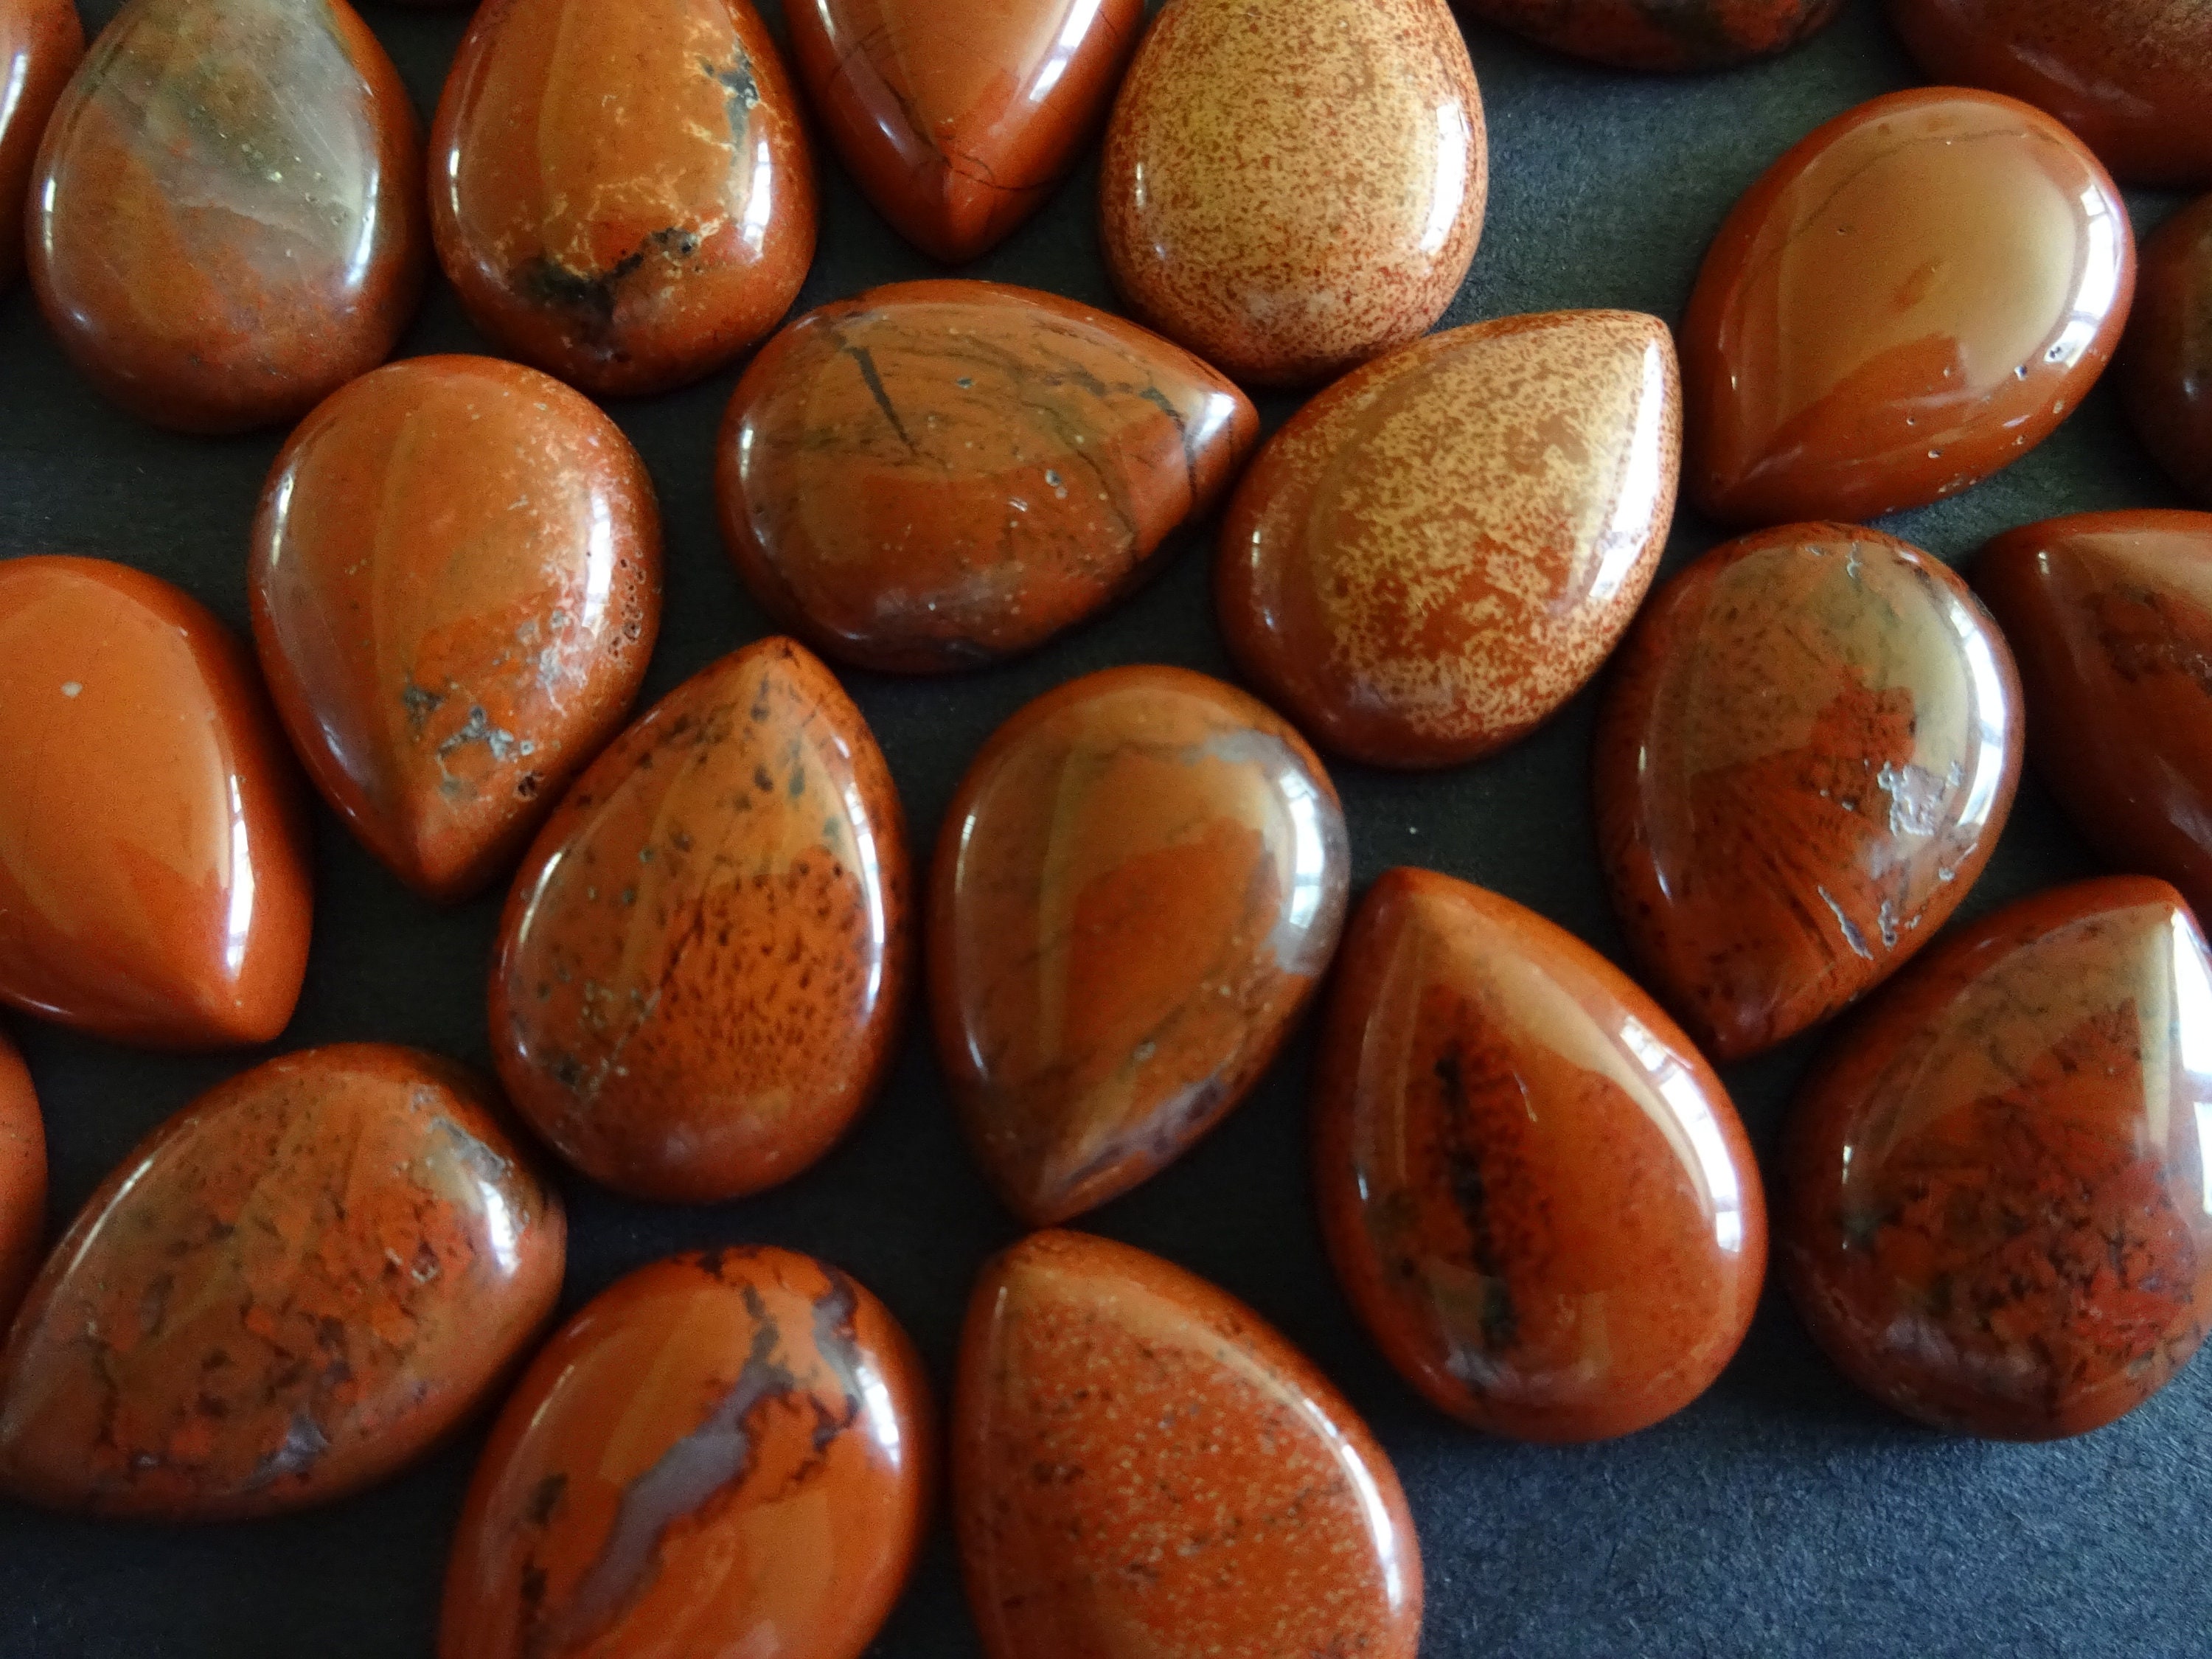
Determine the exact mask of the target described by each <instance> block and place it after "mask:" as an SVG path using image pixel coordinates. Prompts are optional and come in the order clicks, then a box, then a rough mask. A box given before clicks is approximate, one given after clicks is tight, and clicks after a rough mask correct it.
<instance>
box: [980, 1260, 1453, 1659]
mask: <svg viewBox="0 0 2212 1659" xmlns="http://www.w3.org/2000/svg"><path fill="white" fill-rule="evenodd" d="M952 1481H953V1494H952V1495H953V1518H954V1520H955V1522H957V1526H958V1528H959V1534H960V1552H961V1556H962V1559H963V1565H964V1567H965V1569H966V1577H967V1581H968V1602H969V1607H970V1609H971V1610H972V1611H973V1612H974V1613H975V1622H976V1625H977V1626H978V1628H979V1629H980V1631H981V1635H982V1638H983V1649H984V1651H985V1652H986V1653H987V1654H989V1655H990V1656H991V1659H1072V1656H1074V1655H1078V1654H1082V1655H1091V1654H1127V1655H1136V1654H1142V1655H1144V1656H1146V1659H1282V1656H1284V1655H1286V1654H1308V1653H1310V1654H1346V1655H1350V1654H1357V1655H1358V1656H1360V1659H1413V1654H1414V1650H1415V1649H1416V1648H1417V1647H1418V1646H1419V1639H1420V1628H1421V1557H1420V1547H1419V1542H1418V1541H1417V1540H1416V1539H1415V1537H1414V1535H1413V1521H1412V1517H1411V1516H1409V1515H1408V1514H1407V1510H1406V1500H1405V1496H1404V1493H1403V1492H1401V1489H1400V1487H1399V1485H1398V1477H1397V1474H1396V1472H1395V1470H1394V1469H1392V1468H1391V1467H1390V1462H1389V1458H1388V1457H1387V1456H1385V1455H1384V1454H1383V1449H1382V1448H1381V1447H1380V1446H1378V1445H1376V1443H1375V1440H1374V1437H1372V1436H1371V1435H1370V1433H1369V1432H1368V1431H1367V1426H1366V1425H1364V1423H1362V1422H1361V1421H1360V1420H1359V1419H1358V1416H1357V1415H1356V1414H1355V1413H1353V1411H1352V1407H1350V1406H1349V1405H1348V1404H1346V1401H1345V1400H1344V1398H1343V1396H1342V1395H1339V1394H1338V1393H1337V1391H1336V1389H1334V1387H1333V1386H1332V1385H1331V1384H1330V1383H1329V1382H1328V1379H1327V1378H1326V1377H1324V1376H1322V1374H1321V1372H1320V1371H1319V1370H1316V1368H1315V1367H1314V1366H1313V1364H1311V1363H1310V1362H1309V1361H1308V1360H1307V1359H1306V1358H1304V1355H1302V1354H1300V1353H1299V1352H1297V1350H1296V1349H1294V1348H1292V1347H1291V1345H1290V1344H1289V1343H1288V1342H1286V1341H1285V1340H1283V1338H1282V1337H1281V1336H1280V1335H1279V1334H1277V1333H1276V1332H1274V1331H1273V1330H1272V1329H1271V1328H1268V1327H1267V1325H1266V1324H1264V1323H1263V1322H1261V1319H1260V1317H1259V1316H1258V1315H1256V1314H1255V1313H1254V1312H1252V1310H1250V1309H1249V1308H1247V1307H1245V1306H1244V1305H1243V1304H1241V1303H1239V1302H1237V1301H1236V1300H1235V1299H1234V1298H1232V1297H1230V1296H1228V1295H1226V1294H1225V1293H1224V1292H1223V1291H1219V1290H1218V1289H1216V1288H1215V1287H1214V1286H1213V1285H1209V1284H1207V1283H1206V1281H1205V1280H1204V1279H1199V1278H1197V1277H1195V1276H1194V1275H1193V1274H1191V1273H1185V1272H1184V1271H1183V1270H1182V1268H1180V1267H1175V1266H1173V1265H1172V1264H1170V1263H1169V1262H1166V1261H1161V1260H1160V1259H1159V1258H1158V1256H1153V1255H1146V1253H1145V1252H1143V1251H1142V1250H1136V1249H1130V1248H1129V1247H1128V1246H1127V1245H1126V1244H1116V1243H1110V1242H1109V1241H1108V1240H1106V1239H1103V1238H1093V1237H1088V1236H1086V1235H1085V1234H1082V1233H1069V1232H1045V1233H1036V1234H1032V1235H1031V1236H1030V1237H1028V1238H1026V1239H1024V1240H1023V1241H1022V1242H1021V1243H1019V1244H1017V1245H1016V1246H1014V1248H1013V1249H1011V1250H1008V1251H1007V1252H1006V1254H1005V1255H1000V1256H999V1257H997V1258H995V1259H994V1261H990V1262H989V1263H987V1265H986V1266H985V1267H984V1269H983V1272H982V1274H981V1278H980V1279H978V1280H977V1282H976V1285H975V1293H974V1295H973V1296H972V1297H971V1298H970V1299H969V1304H968V1324H967V1328H966V1331H965V1333H964V1334H963V1337H962V1340H961V1349H960V1374H959V1382H958V1385H957V1393H956V1395H955V1398H954V1401H953V1437H952Z"/></svg>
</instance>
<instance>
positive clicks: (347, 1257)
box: [0, 1043, 566, 1521]
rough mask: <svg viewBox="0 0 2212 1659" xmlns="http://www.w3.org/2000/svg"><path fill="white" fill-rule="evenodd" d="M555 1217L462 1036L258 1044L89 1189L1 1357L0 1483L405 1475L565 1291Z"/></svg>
mask: <svg viewBox="0 0 2212 1659" xmlns="http://www.w3.org/2000/svg"><path fill="white" fill-rule="evenodd" d="M565 1241H566V1232H565V1224H564V1221H563V1219H562V1209H561V1202H560V1197H559V1194H556V1192H554V1190H553V1189H552V1188H550V1187H547V1186H545V1185H544V1184H543V1183H541V1182H539V1180H538V1177H537V1176H536V1175H535V1174H534V1173H533V1172H532V1170H531V1169H530V1168H529V1166H528V1165H527V1164H525V1163H524V1162H523V1161H522V1159H521V1158H520V1154H518V1152H516V1150H515V1148H514V1146H513V1144H512V1143H511V1142H510V1141H509V1140H508V1139H507V1136H506V1134H505V1133H504V1132H503V1131H502V1130H501V1127H500V1124H499V1108H498V1106H497V1104H496V1103H495V1096H494V1094H493V1092H492V1091H491V1090H490V1089H489V1087H488V1086H486V1085H484V1084H483V1083H482V1082H480V1081H478V1080H477V1079H476V1078H475V1077H474V1076H473V1075H472V1074H471V1073H468V1072H466V1071H464V1070H463V1069H462V1068H461V1067H459V1066H455V1065H453V1063H452V1062H451V1061H449V1060H440V1059H438V1058H436V1057H435V1056H434V1055H430V1054H418V1053H416V1052H415V1051H414V1050H412V1049H408V1048H391V1047H387V1046H385V1045H382V1044H374V1043H356V1044H346V1045H342V1046H339V1047H336V1048H313V1049H309V1050H307V1051H305V1052H303V1053H301V1054H289V1055H287V1056H285V1057H284V1058H283V1059H280V1060H270V1062H269V1063H267V1064H266V1065H264V1066H257V1067H256V1068H254V1069H253V1070H252V1071H250V1072H247V1073H243V1074H242V1075H240V1076H239V1077H236V1078H234V1079H231V1080H230V1081H229V1082H228V1083H225V1084H222V1085H220V1086H218V1087H216V1088H215V1089H212V1090H210V1091H209V1092H208V1093H206V1094H204V1095H203V1096H201V1097H199V1098H198V1099H197V1100H196V1101H194V1102H193V1103H191V1105H189V1106H187V1107H186V1108H185V1109H184V1110H183V1111H181V1112H179V1113H178V1114H177V1115H176V1116H174V1117H173V1118H171V1119H170V1120H169V1121H167V1123H165V1124H163V1125H162V1126H161V1127H160V1128H158V1129H156V1130H155V1132H154V1133H153V1134H152V1135H150V1136H149V1137H148V1138H147V1139H146V1140H145V1141H144V1142H143V1144H141V1145H140V1146H138V1147H137V1150H136V1151H134V1152H132V1153H131V1156H130V1157H129V1158H127V1159H125V1162H124V1164H123V1165H122V1167H121V1168H120V1169H118V1170H116V1171H115V1173H114V1174H112V1175H111V1176H109V1177H108V1178H107V1180H106V1182H105V1183H103V1184H102V1185H101V1187H100V1190H99V1191H97V1192H96V1193H94V1194H93V1196H92V1198H91V1200H89V1201H88V1203H87V1204H86V1206H85V1207H84V1210H83V1212H82V1213H81V1214H80V1215H79V1216H78V1217H77V1219H76V1223H75V1225H72V1226H71V1227H70V1231H69V1233H68V1236H67V1237H64V1239H63V1240H62V1242H61V1243H60V1244H59V1245H58V1246H57V1247H56V1248H55V1250H54V1254H53V1256H52V1260H51V1261H48V1263H47V1264H46V1271H45V1273H42V1274H41V1275H40V1279H39V1280H38V1282H37V1284H36V1285H33V1287H32V1291H31V1294H30V1297H29V1299H28V1300H27V1301H26V1302H25V1303H24V1304H23V1310H22V1312H21V1315H20V1316H18V1318H17V1320H16V1322H15V1333H14V1334H13V1336H12V1337H11V1338H10V1339H9V1343H8V1346H7V1349H6V1352H5V1354H4V1357H0V1490H4V1491H6V1492H9V1493H10V1494H12V1495H13V1496H15V1497H18V1498H27V1499H29V1500H31V1501H33V1502H36V1503H39V1504H46V1505H47V1506H49V1507H52V1508H56V1509H64V1510H79V1511H82V1512H85V1513H88V1514H94V1515H106V1516H131V1517H136V1518H140V1519H148V1520H167V1521H213V1520H228V1519H234V1518H239V1517H242V1516H261V1515H275V1514H278V1513H282V1512H283V1511H287V1510H295V1509H299V1508H301V1507H303V1506H305V1505H307V1504H317V1503H321V1502H323V1501H325V1500H326V1499H329V1498H339V1497H343V1496H344V1495H345V1494H347V1493H349V1492H355V1491H357V1490H359V1489H360V1488H361V1487H362V1486H368V1485H370V1484H372V1483H374V1482H375V1481H378V1480H383V1479H385V1478H386V1476H388V1475H390V1474H394V1473H396V1472H397V1471H398V1469H400V1468H403V1467H404V1466H405V1465H406V1464H408V1463H410V1462H412V1461H414V1459H415V1458H416V1457H417V1456H418V1455H421V1454H422V1452H424V1451H426V1450H428V1449H429V1448H430V1447H432V1446H433V1445H435V1444H436V1443H438V1442H439V1441H440V1440H441V1439H442V1438H443V1437H445V1436H446V1435H447V1432H448V1431H451V1430H452V1429H453V1427H454V1426H455V1425H458V1424H459V1422H460V1421H461V1420H462V1419H464V1418H465V1417H466V1416H467V1415H468V1414H469V1413H470V1412H471V1411H472V1410H474V1409H475V1408H476V1407H477V1406H478V1405H480V1404H482V1403H483V1401H484V1400H485V1399H486V1398H487V1396H489V1395H490V1393H491V1392H492V1391H493V1390H494V1389H495V1388H496V1387H497V1386H498V1384H499V1383H500V1381H501V1377H502V1376H503V1375H504V1373H505V1372H506V1370H507V1367H508V1366H509V1365H510V1364H512V1363H513V1360H514V1359H515V1358H516V1357H517V1356H518V1354H519V1353H520V1351H521V1349H522V1348H523V1346H525V1345H526V1343H528V1342H529V1341H530V1340H531V1339H532V1337H533V1336H534V1335H535V1334H537V1331H538V1327H539V1326H540V1325H541V1324H542V1323H543V1322H544V1320H545V1318H546V1317H547V1316H548V1315H550V1313H551V1312H552V1311H553V1304H554V1302H555V1299H556V1297H558V1296H559V1294H560V1290H561V1273H562V1263H563V1261H564V1255H565Z"/></svg>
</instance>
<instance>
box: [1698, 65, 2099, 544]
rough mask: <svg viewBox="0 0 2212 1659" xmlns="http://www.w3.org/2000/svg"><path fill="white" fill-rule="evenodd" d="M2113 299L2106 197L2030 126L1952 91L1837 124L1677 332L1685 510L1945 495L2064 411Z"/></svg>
mask: <svg viewBox="0 0 2212 1659" xmlns="http://www.w3.org/2000/svg"><path fill="white" fill-rule="evenodd" d="M2134 289H2135V237H2134V233H2133V232H2132V231H2130V228H2129V227H2128V215H2127V208H2126V205H2125V204H2124V203H2123V202H2122V201H2121V200H2120V196H2119V191H2118V189H2117V188H2116V187H2115V186H2114V185H2113V184H2112V179H2111V177H2110V175H2108V174H2107V173H2106V171H2105V169H2104V168H2103V167H2101V166H2100V165H2099V163H2098V161H2097V159H2096V157H2095V156H2093V155H2091V154H2090V153H2089V152H2088V150H2087V149H2086V148H2085V147H2084V146H2083V145H2082V143H2081V140H2080V139H2078V138H2076V137H2074V135H2073V134H2071V133H2069V132H2068V131H2066V129H2065V128H2063V127H2062V126H2060V125H2058V124H2057V122H2056V121H2054V120H2052V119H2051V118H2050V117H2049V116H2047V115H2045V114H2044V113H2043V112H2041V111H2040V110H2036V109H2031V108H2029V107H2028V106H2027V105H2025V104H2021V103H2017V102H2015V101H2014V100H2012V99H2009V98H2003V97H2000V96H1998V95H1997V94H1995V93H1986V92H1968V91H1962V90H1960V89H1959V88H1953V87H1936V88H1928V89H1925V90H1922V91H1914V92H1897V93H1892V94H1888V95H1887V97H1882V98H1877V99H1875V100H1873V101H1872V102H1871V103H1866V104H1862V105H1860V106H1858V107H1857V108H1856V109H1853V110H1848V111H1846V112H1844V113H1843V114H1842V115H1839V116H1838V117H1837V118H1835V119H1834V120H1832V121H1831V122H1829V123H1828V124H1827V125H1825V126H1823V127H1820V128H1819V129H1818V130H1816V131H1814V132H1813V133H1812V134H1810V135H1809V136H1808V137H1806V138H1804V139H1803V140H1802V141H1801V142H1800V143H1798V144H1797V145H1796V148H1795V149H1791V150H1790V153H1789V154H1788V155H1784V157H1783V158H1782V159H1781V160H1780V161H1777V162H1776V163H1775V164H1774V165H1773V166H1772V167H1770V168H1768V169H1767V171H1766V173H1765V175H1764V176H1763V177H1762V178H1761V179H1759V182H1758V183H1757V184H1755V185H1753V186H1752V188H1751V190H1750V191H1748V192H1747V194H1746V195H1745V197H1744V198H1743V199H1742V200H1741V202H1739V203H1738V204H1736V207H1735V211H1734V212H1733V213H1731V214H1730V215H1729V218H1728V222H1726V223H1725V224H1723V226H1722V227H1721V232H1720V234H1719V235H1718V236H1717V238H1715V239H1714V241H1713V245H1712V247H1711V251H1710V252H1707V254H1706V255H1705V268H1704V270H1702V271H1701V272H1700V273H1699V277H1698V284H1697V288H1696V289H1695V291H1694V292H1693V293H1692V295H1691V299H1690V307H1689V311H1688V313H1686V315H1685V317H1684V318H1683V321H1682V328H1681V333H1680V338H1681V346H1682V375H1683V383H1684V389H1685V391H1686V393H1687V397H1688V408H1689V423H1688V429H1689V441H1690V447H1689V459H1688V463H1687V466H1686V472H1685V477H1686V481H1687V489H1688V493H1689V495H1690V498H1691V499H1692V501H1695V502H1696V503H1697V504H1698V506H1699V507H1701V508H1703V509H1704V510H1705V512H1707V513H1711V515H1712V516H1713V517H1715V518H1717V519H1719V520H1723V521H1724V522H1726V523H1729V524H1740V525H1744V526H1757V525H1771V524H1783V523H1788V522H1790V521H1792V520H1800V519H1842V520H1862V519H1869V518H1873V517H1874V516H1875V515H1876V514H1878V513H1887V512H1891V511H1893V510H1895V509H1898V508H1900V507H1919V506H1923V505H1924V504H1925V503H1927V502H1929V501H1936V500H1939V499H1941V498H1942V497H1943V496H1946V495H1953V494H1954V493H1956V492H1957V491H1959V490H1961V489H1966V487H1967V486H1968V485H1970V484H1973V483H1978V482H1979V481H1980V480H1981V479H1983V478H1984V477H1988V476H1989V475H1990V473H1992V472H1994V471H1996V470H1997V469H1998V468H2000V467H2002V466H2005V465H2008V464H2009V463H2011V462H2013V461H2015V460H2018V459H2020V458H2021V456H2022V455H2024V454H2026V453H2027V452H2028V451H2029V450H2031V449H2033V448H2034V447H2035V446H2036V445H2038V444H2039V443H2041V442H2042V441H2044V439H2045V438H2047V437H2049V436H2050V435H2051V432H2052V431H2053V430H2054V429H2055V428H2057V425H2058V423H2059V422H2060V421H2061V420H2063V418H2064V417H2065V416H2066V415H2067V414H2068V413H2069V411H2070V410H2073V409H2074V407H2075V405H2076V404H2079V403H2080V402H2081V399H2082V398H2083V396H2084V395H2085V394H2086V393H2087V392H2088V390H2089V387H2090V386H2092V385H2093V383H2094V382H2095V380H2096V379H2097V377H2098V375H2099V374H2101V373H2103V371H2104V368H2105V364H2106V362H2107V361H2109V360H2110V358H2111V356H2112V349H2113V347H2114V346H2115V345H2117V344H2118V341H2119V337H2120V329H2121V325H2123V324H2124V322H2125V321H2126V319H2127V314H2128V304H2129V301H2130V296H2131V295H2132V294H2133V292H2134Z"/></svg>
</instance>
